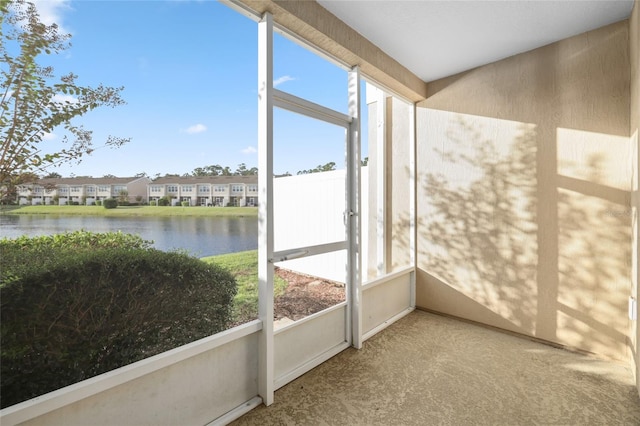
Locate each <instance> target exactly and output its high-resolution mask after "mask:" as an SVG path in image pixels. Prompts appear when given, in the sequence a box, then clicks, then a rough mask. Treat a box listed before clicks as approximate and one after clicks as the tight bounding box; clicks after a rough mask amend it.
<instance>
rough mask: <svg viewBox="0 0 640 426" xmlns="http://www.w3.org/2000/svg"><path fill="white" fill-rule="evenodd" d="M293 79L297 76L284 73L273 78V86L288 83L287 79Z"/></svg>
mask: <svg viewBox="0 0 640 426" xmlns="http://www.w3.org/2000/svg"><path fill="white" fill-rule="evenodd" d="M293 80H295V78H293V77H291V76H290V75H283V76H282V77H280V78H276V79H275V80H273V87H278V86H280V85H281V84H282V83H286V82H287V81H293Z"/></svg>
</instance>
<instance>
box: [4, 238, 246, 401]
mask: <svg viewBox="0 0 640 426" xmlns="http://www.w3.org/2000/svg"><path fill="white" fill-rule="evenodd" d="M84 234H90V233H84ZM71 235H73V234H71ZM90 235H91V234H90ZM93 235H95V234H93ZM103 235H105V234H103ZM106 235H109V234H106ZM123 235H126V234H123ZM75 237H78V235H75ZM121 238H122V237H121ZM63 239H64V237H61V238H59V239H58V241H57V243H60V240H63ZM69 239H71V240H73V238H69ZM76 239H78V238H76ZM106 239H107V238H105V240H106ZM124 239H126V237H125V238H124ZM22 240H23V241H22V244H19V243H16V242H15V240H7V239H3V240H0V249H1V250H2V254H3V255H2V260H0V267H1V269H0V301H1V302H0V303H1V307H0V309H1V310H0V317H1V324H0V328H1V342H0V345H1V357H2V359H1V367H0V368H1V370H0V374H1V376H2V381H1V383H0V385H1V389H0V397H1V406H2V407H3V408H4V407H7V406H10V405H13V404H16V403H18V402H21V401H24V400H27V399H30V398H33V397H35V396H38V395H41V394H44V393H47V392H50V391H53V390H55V389H59V388H61V387H64V386H66V385H69V384H72V383H76V382H78V381H81V380H84V379H87V378H89V377H92V376H95V375H98V374H101V373H104V372H107V371H110V370H113V369H115V368H118V367H121V366H124V365H127V364H130V363H132V362H135V361H138V360H141V359H144V358H146V357H149V356H152V355H155V354H158V353H161V352H164V351H166V350H169V349H172V348H175V347H177V346H181V345H184V344H186V343H189V342H192V341H194V340H197V339H200V338H203V337H206V336H209V335H212V334H214V333H217V332H219V331H222V330H225V329H226V328H227V326H228V324H229V323H230V321H231V314H232V302H233V297H234V295H235V293H236V283H235V279H234V278H233V276H232V275H231V274H230V273H229V272H227V271H226V270H224V269H222V268H221V267H218V266H216V265H214V264H207V263H205V262H202V261H200V260H199V259H197V258H194V257H190V256H188V255H187V254H184V253H178V252H170V253H166V252H162V251H158V250H154V249H151V248H145V244H144V243H141V244H139V246H138V247H131V246H126V247H123V246H121V245H118V246H116V247H111V246H109V245H108V244H106V245H105V244H97V245H96V244H94V245H90V244H89V245H84V246H83V245H82V244H80V245H78V244H76V245H75V248H74V245H73V244H72V243H70V244H68V245H67V246H66V247H65V248H60V247H56V246H55V244H46V243H44V244H33V245H31V246H29V244H24V240H26V239H25V238H22ZM87 240H90V238H87ZM141 241H142V240H139V241H138V242H139V243H140V242H141ZM89 247H90V248H89ZM36 260H38V261H36ZM25 261H26V262H28V264H29V266H28V267H24V266H23V265H17V264H16V262H18V263H20V262H25Z"/></svg>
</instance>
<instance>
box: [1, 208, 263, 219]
mask: <svg viewBox="0 0 640 426" xmlns="http://www.w3.org/2000/svg"><path fill="white" fill-rule="evenodd" d="M0 212H1V213H2V214H51V215H71V216H154V217H160V216H200V217H215V216H244V217H257V216H258V208H257V207H201V206H194V207H182V206H176V207H168V206H167V207H160V206H119V207H117V208H115V209H105V208H104V207H102V206H3V207H2V208H1V209H0Z"/></svg>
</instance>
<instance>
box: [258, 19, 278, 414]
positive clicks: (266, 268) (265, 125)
mask: <svg viewBox="0 0 640 426" xmlns="http://www.w3.org/2000/svg"><path fill="white" fill-rule="evenodd" d="M258 191H259V192H258V193H259V198H258V315H259V318H260V321H262V331H261V333H260V343H259V347H260V349H259V355H258V393H259V395H260V396H261V397H262V402H263V403H264V404H265V405H271V404H272V403H273V393H274V387H275V386H274V350H273V345H274V343H273V276H274V267H273V263H271V262H270V259H273V17H272V16H271V14H269V13H265V14H264V16H263V17H262V20H261V21H260V22H259V23H258Z"/></svg>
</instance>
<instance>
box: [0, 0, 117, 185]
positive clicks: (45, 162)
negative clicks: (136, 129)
mask: <svg viewBox="0 0 640 426" xmlns="http://www.w3.org/2000/svg"><path fill="white" fill-rule="evenodd" d="M70 38H71V36H70V35H69V34H61V33H60V32H59V28H58V26H57V25H56V24H52V25H46V24H43V23H42V22H41V21H40V17H39V15H38V12H37V10H36V7H35V5H34V4H33V3H29V2H27V1H25V0H0V56H1V59H0V78H1V80H0V140H1V141H2V148H1V149H0V187H2V188H4V192H7V191H9V190H10V189H11V187H12V186H15V184H16V181H17V180H18V179H19V176H20V175H21V174H23V173H26V172H42V171H43V170H45V169H46V168H47V167H49V166H53V165H59V164H61V163H65V162H73V161H77V162H79V161H80V160H81V158H82V157H83V156H84V155H88V154H91V152H92V151H94V149H95V148H94V147H93V144H92V131H91V130H87V129H85V128H84V127H83V126H81V125H76V124H73V123H72V120H73V119H74V118H78V117H81V116H83V115H84V114H86V113H87V112H89V111H91V110H93V109H95V108H98V107H101V106H109V107H116V106H119V105H122V104H124V103H125V102H124V101H123V99H122V98H121V97H120V92H121V91H122V90H123V88H122V87H118V88H114V87H107V86H103V85H102V84H100V85H98V87H95V88H93V87H84V86H80V85H78V84H77V83H76V79H77V76H76V75H75V74H73V73H69V74H67V75H63V76H61V77H59V78H56V76H55V75H54V70H53V68H52V67H50V66H41V65H39V64H38V61H39V60H40V57H41V55H51V54H58V53H60V52H63V51H64V50H66V49H68V48H69V47H70V43H69V39H70ZM60 127H62V128H63V129H65V130H66V132H67V133H68V135H69V136H65V137H64V138H63V142H64V143H65V144H66V146H67V147H66V148H63V149H62V150H60V151H58V152H46V150H45V148H43V147H42V142H43V141H44V138H45V136H46V135H48V134H50V133H52V132H53V130H54V129H56V128H60ZM128 141H129V139H123V138H117V137H113V136H109V137H108V138H107V141H106V142H105V144H104V146H108V147H119V146H121V145H122V144H124V143H126V142H128Z"/></svg>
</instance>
